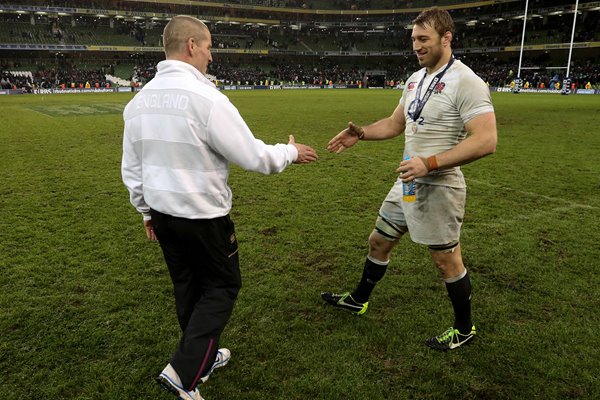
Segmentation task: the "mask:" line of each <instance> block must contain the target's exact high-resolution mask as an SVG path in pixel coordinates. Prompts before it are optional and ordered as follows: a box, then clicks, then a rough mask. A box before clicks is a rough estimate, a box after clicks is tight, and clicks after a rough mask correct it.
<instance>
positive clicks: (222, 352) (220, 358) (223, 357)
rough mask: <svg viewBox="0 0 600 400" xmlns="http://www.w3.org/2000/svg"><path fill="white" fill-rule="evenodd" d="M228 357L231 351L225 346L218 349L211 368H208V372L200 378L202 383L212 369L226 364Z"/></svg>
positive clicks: (229, 357)
mask: <svg viewBox="0 0 600 400" xmlns="http://www.w3.org/2000/svg"><path fill="white" fill-rule="evenodd" d="M230 359H231V351H229V349H226V348H222V349H219V351H218V352H217V358H215V363H214V364H213V365H212V368H211V369H210V371H208V373H207V374H206V375H204V376H203V377H202V378H200V380H201V381H202V383H204V382H206V381H207V380H208V377H209V376H210V374H212V373H213V371H214V370H215V369H216V368H221V367H224V366H226V365H227V363H228V362H229V360H230Z"/></svg>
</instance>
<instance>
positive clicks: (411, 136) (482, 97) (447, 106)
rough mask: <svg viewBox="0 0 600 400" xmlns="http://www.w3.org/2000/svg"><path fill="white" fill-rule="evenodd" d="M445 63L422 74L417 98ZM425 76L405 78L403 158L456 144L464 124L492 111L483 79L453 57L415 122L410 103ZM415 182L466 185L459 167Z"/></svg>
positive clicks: (462, 137) (424, 154)
mask: <svg viewBox="0 0 600 400" xmlns="http://www.w3.org/2000/svg"><path fill="white" fill-rule="evenodd" d="M444 68H446V65H444V66H442V67H441V68H440V69H439V70H437V71H435V72H433V73H432V74H430V75H427V76H426V77H425V80H424V82H423V85H422V88H421V93H420V98H421V99H423V97H424V95H425V93H426V92H427V89H428V88H429V84H430V83H431V81H432V80H433V79H434V77H435V76H436V75H437V74H439V73H440V72H442V71H443V70H444ZM425 75H426V69H425V68H422V69H421V70H419V71H417V72H415V73H414V74H412V75H411V76H410V78H408V80H407V81H406V85H405V87H404V91H403V93H402V97H401V98H400V105H402V106H403V107H404V117H405V118H406V129H405V131H404V135H405V145H404V155H403V158H404V157H407V156H410V157H415V156H421V157H425V158H427V157H429V156H431V155H434V154H438V153H441V152H443V151H446V150H449V149H451V148H452V147H454V146H456V145H457V144H458V143H460V142H461V141H462V140H464V139H465V137H466V135H467V132H466V130H465V127H464V125H465V123H466V122H467V121H469V120H470V119H472V118H473V117H475V116H477V115H480V114H484V113H488V112H493V111H494V107H493V106H492V100H491V97H490V91H489V88H488V87H487V85H486V84H485V82H483V80H482V79H481V78H480V77H478V76H477V75H475V73H474V72H473V71H472V70H471V68H469V67H467V66H466V65H465V64H463V63H462V62H461V61H460V60H455V61H454V63H453V64H452V65H451V66H450V68H449V69H448V70H447V71H446V73H445V74H444V76H443V77H442V79H441V80H440V81H439V82H438V83H437V84H436V86H435V88H434V90H433V92H432V93H431V96H430V97H429V100H428V101H427V103H426V104H425V106H424V107H423V111H422V112H421V115H420V116H419V118H418V119H417V121H413V119H412V118H411V117H410V116H409V115H408V112H409V108H410V105H411V103H412V102H413V101H415V97H416V95H417V92H418V87H419V83H420V82H421V80H422V79H423V77H424V76H425ZM416 181H417V182H421V183H428V184H434V185H445V186H451V187H457V188H460V187H465V180H464V176H463V174H462V172H461V170H460V168H459V167H454V168H448V169H442V170H439V171H431V172H430V173H429V174H428V175H426V176H424V177H421V178H417V179H416Z"/></svg>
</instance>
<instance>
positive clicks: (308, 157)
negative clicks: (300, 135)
mask: <svg viewBox="0 0 600 400" xmlns="http://www.w3.org/2000/svg"><path fill="white" fill-rule="evenodd" d="M288 144H292V145H294V146H295V147H296V150H298V157H297V158H296V161H294V164H310V163H311V162H313V161H316V160H317V152H316V151H315V150H314V149H313V148H312V147H310V146H307V145H305V144H300V143H296V139H294V135H290V141H289V143H288Z"/></svg>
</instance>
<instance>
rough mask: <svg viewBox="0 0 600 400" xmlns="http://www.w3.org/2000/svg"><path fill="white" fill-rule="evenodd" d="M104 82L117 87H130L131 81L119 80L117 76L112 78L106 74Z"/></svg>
mask: <svg viewBox="0 0 600 400" xmlns="http://www.w3.org/2000/svg"><path fill="white" fill-rule="evenodd" d="M105 76H106V80H107V81H110V82H112V83H114V84H115V85H118V86H131V81H128V80H125V79H121V78H119V77H117V76H113V75H109V74H106V75H105Z"/></svg>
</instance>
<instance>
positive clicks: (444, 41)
mask: <svg viewBox="0 0 600 400" xmlns="http://www.w3.org/2000/svg"><path fill="white" fill-rule="evenodd" d="M451 42H452V32H450V31H448V32H446V33H444V36H442V44H443V45H444V47H446V46H449V45H450V43H451Z"/></svg>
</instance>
